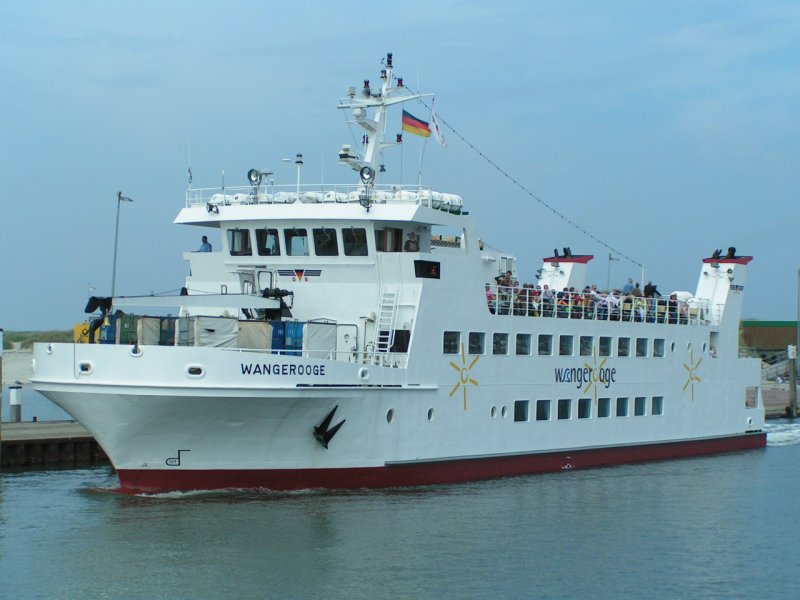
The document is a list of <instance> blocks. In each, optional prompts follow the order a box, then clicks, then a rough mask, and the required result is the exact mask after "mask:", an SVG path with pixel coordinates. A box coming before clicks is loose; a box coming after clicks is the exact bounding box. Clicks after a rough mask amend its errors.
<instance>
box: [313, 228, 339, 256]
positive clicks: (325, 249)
mask: <svg viewBox="0 0 800 600" xmlns="http://www.w3.org/2000/svg"><path fill="white" fill-rule="evenodd" d="M313 232H314V253H315V254H316V255H317V256H339V243H338V242H337V240H336V230H335V229H331V228H327V229H326V228H322V229H314V230H313Z"/></svg>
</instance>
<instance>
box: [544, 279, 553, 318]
mask: <svg viewBox="0 0 800 600" xmlns="http://www.w3.org/2000/svg"><path fill="white" fill-rule="evenodd" d="M554 299H555V298H554V296H553V290H551V289H550V286H549V285H547V284H546V283H545V284H544V287H543V288H542V316H545V317H552V316H553V301H554Z"/></svg>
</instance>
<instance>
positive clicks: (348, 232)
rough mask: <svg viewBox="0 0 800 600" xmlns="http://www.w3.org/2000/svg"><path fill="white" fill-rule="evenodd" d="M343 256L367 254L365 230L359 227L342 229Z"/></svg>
mask: <svg viewBox="0 0 800 600" xmlns="http://www.w3.org/2000/svg"><path fill="white" fill-rule="evenodd" d="M342 243H343V244H344V255H345V256H366V255H367V230H366V229H363V228H361V227H350V228H348V229H342Z"/></svg>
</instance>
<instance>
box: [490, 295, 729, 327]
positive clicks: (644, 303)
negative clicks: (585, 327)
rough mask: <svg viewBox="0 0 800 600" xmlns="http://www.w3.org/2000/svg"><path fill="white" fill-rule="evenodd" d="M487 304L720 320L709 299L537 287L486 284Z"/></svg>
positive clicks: (567, 313) (650, 319) (516, 310)
mask: <svg viewBox="0 0 800 600" xmlns="http://www.w3.org/2000/svg"><path fill="white" fill-rule="evenodd" d="M486 304H487V307H488V309H489V312H490V313H492V314H495V315H516V316H527V317H542V318H553V319H585V320H595V321H627V322H632V323H663V324H667V325H688V324H692V325H710V324H712V323H718V322H719V316H720V315H719V314H718V310H713V309H712V307H711V305H710V303H709V302H708V301H707V300H699V299H693V300H691V301H682V300H676V299H670V298H666V297H661V298H641V297H634V296H621V295H612V294H596V295H595V294H591V293H585V292H563V291H562V292H551V293H550V294H545V293H544V292H543V291H542V290H537V289H534V288H517V287H507V286H497V285H489V286H486Z"/></svg>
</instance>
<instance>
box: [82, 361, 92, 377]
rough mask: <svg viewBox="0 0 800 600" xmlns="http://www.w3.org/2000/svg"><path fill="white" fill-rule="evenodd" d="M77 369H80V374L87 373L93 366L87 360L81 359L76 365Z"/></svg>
mask: <svg viewBox="0 0 800 600" xmlns="http://www.w3.org/2000/svg"><path fill="white" fill-rule="evenodd" d="M78 369H80V374H81V375H89V374H91V372H92V371H93V370H94V366H93V365H92V363H90V362H89V361H83V362H82V363H81V364H79V365H78Z"/></svg>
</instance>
